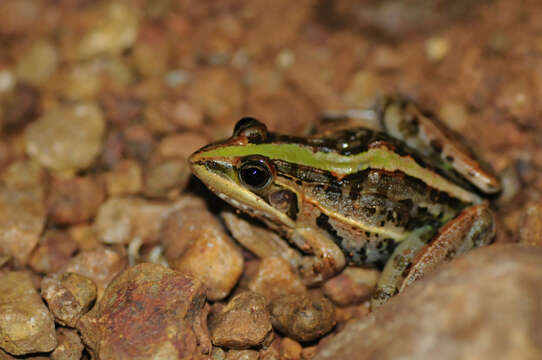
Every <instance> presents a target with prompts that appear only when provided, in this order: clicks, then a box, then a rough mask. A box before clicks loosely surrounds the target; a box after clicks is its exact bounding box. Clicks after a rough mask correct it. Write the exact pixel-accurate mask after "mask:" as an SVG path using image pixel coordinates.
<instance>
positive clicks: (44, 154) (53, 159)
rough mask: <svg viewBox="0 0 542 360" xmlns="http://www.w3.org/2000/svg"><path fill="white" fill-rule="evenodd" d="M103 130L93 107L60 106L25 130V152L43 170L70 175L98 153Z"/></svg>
mask: <svg viewBox="0 0 542 360" xmlns="http://www.w3.org/2000/svg"><path fill="white" fill-rule="evenodd" d="M104 130H105V119H104V117H103V114H102V111H101V110H100V108H99V107H98V106H97V105H96V104H93V103H80V104H75V105H63V106H61V107H59V108H56V109H53V110H50V111H48V112H46V113H45V114H43V115H42V116H41V117H40V118H39V119H38V120H36V121H35V122H33V123H31V124H30V125H28V126H27V127H26V131H25V145H26V152H27V153H28V155H29V156H30V157H31V158H32V159H34V160H36V161H38V162H39V163H40V164H41V165H42V166H44V167H46V168H49V169H51V170H54V171H56V172H59V173H63V174H64V173H66V174H72V173H74V172H75V171H77V170H80V169H85V168H87V167H88V166H90V165H91V163H92V162H93V161H94V159H95V158H96V156H97V155H98V154H99V153H100V151H101V147H102V137H103V134H104Z"/></svg>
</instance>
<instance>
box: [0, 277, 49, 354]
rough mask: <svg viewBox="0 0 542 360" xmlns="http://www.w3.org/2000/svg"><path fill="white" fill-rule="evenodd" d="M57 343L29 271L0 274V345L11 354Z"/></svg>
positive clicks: (43, 349) (46, 347) (47, 313)
mask: <svg viewBox="0 0 542 360" xmlns="http://www.w3.org/2000/svg"><path fill="white" fill-rule="evenodd" d="M56 346H57V338H56V334H55V323H54V320H53V315H51V313H50V312H49V310H48V309H47V307H46V306H45V304H43V301H42V300H41V297H40V296H39V294H38V292H37V291H36V289H35V288H34V282H33V280H32V277H31V275H30V274H29V273H26V272H8V273H6V274H0V348H1V349H3V350H4V351H6V352H8V353H10V354H13V355H26V354H31V353H37V352H49V351H52V350H53V349H54V348H55V347H56Z"/></svg>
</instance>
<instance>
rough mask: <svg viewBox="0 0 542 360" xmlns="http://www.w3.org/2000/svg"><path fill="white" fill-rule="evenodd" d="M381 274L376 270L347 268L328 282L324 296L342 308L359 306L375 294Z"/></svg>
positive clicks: (324, 287)
mask: <svg viewBox="0 0 542 360" xmlns="http://www.w3.org/2000/svg"><path fill="white" fill-rule="evenodd" d="M379 276H380V272H379V271H378V270H375V269H364V268H356V267H347V268H346V269H345V270H344V271H343V272H342V273H341V274H340V275H338V276H335V277H334V278H331V279H329V280H328V281H326V283H325V284H324V286H323V287H322V289H323V290H324V294H325V295H326V296H327V297H329V298H330V299H331V300H333V302H334V303H335V304H337V305H340V306H347V305H352V304H357V303H360V302H362V301H365V300H367V299H368V298H369V297H370V296H371V295H372V293H373V291H374V289H375V286H376V282H377V280H378V278H379Z"/></svg>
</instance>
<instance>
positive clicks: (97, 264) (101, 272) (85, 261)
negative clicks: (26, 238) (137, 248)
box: [61, 247, 128, 299]
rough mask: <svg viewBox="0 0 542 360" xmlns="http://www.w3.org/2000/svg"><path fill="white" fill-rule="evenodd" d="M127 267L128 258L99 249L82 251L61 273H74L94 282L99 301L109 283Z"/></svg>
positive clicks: (114, 252)
mask: <svg viewBox="0 0 542 360" xmlns="http://www.w3.org/2000/svg"><path fill="white" fill-rule="evenodd" d="M127 265H128V261H127V258H126V256H123V255H120V254H119V253H118V252H116V251H114V250H111V249H108V248H104V247H99V248H96V249H93V250H86V251H81V252H80V253H79V254H77V256H75V257H74V258H73V259H72V260H71V261H70V262H69V263H67V264H66V265H65V266H64V267H63V268H62V269H61V272H73V273H76V274H78V275H81V276H83V277H86V278H89V279H90V280H92V281H93V282H94V284H95V285H96V288H97V290H98V299H99V298H100V297H101V295H102V294H103V292H104V290H105V288H106V287H107V285H108V284H109V282H110V281H111V280H113V278H114V277H115V276H116V275H117V274H118V273H120V272H121V271H122V270H124V269H125V268H126V267H127Z"/></svg>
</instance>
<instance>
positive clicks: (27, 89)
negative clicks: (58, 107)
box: [0, 84, 41, 131]
mask: <svg viewBox="0 0 542 360" xmlns="http://www.w3.org/2000/svg"><path fill="white" fill-rule="evenodd" d="M40 101H41V94H40V93H39V92H38V90H37V89H36V88H35V87H32V86H30V85H25V84H16V85H15V88H14V89H13V91H12V92H11V93H9V94H7V96H5V97H4V99H2V106H1V107H0V108H1V109H2V112H1V116H0V118H1V120H2V121H0V124H1V127H0V128H1V129H2V130H11V131H19V130H22V129H23V128H24V127H25V126H26V125H27V124H28V123H30V122H31V121H33V120H35V118H36V117H37V116H38V115H39V114H40V113H41V103H40Z"/></svg>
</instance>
